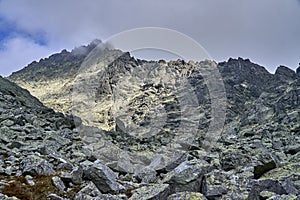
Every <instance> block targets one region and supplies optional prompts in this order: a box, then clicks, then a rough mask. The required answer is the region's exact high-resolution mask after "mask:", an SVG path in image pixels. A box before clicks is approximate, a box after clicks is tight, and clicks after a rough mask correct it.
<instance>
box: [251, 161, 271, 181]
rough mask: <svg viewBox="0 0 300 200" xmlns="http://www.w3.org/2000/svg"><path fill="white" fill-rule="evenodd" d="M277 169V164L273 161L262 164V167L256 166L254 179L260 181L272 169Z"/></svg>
mask: <svg viewBox="0 0 300 200" xmlns="http://www.w3.org/2000/svg"><path fill="white" fill-rule="evenodd" d="M275 168H276V163H275V162H274V161H273V160H271V161H270V162H267V163H264V164H261V165H257V166H254V178H255V179H258V178H260V177H261V176H262V175H263V174H264V173H266V172H268V171H270V170H272V169H275Z"/></svg>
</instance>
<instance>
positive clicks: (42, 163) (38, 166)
mask: <svg viewBox="0 0 300 200" xmlns="http://www.w3.org/2000/svg"><path fill="white" fill-rule="evenodd" d="M21 165H22V172H23V174H24V175H31V176H35V175H50V174H54V173H55V171H54V169H53V165H52V164H50V163H49V162H48V161H47V160H45V159H43V158H40V157H38V156H34V155H32V156H28V157H27V158H24V159H23V160H22V161H21Z"/></svg>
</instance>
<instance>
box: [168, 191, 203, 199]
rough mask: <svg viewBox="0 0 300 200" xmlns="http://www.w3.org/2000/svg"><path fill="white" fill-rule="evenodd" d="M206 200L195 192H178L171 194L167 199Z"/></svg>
mask: <svg viewBox="0 0 300 200" xmlns="http://www.w3.org/2000/svg"><path fill="white" fill-rule="evenodd" d="M196 199H197V200H207V198H206V197H205V196H204V195H203V194H201V193H196V192H179V193H175V194H172V195H170V196H169V197H168V200H196Z"/></svg>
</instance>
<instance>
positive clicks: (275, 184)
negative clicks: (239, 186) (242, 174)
mask: <svg viewBox="0 0 300 200" xmlns="http://www.w3.org/2000/svg"><path fill="white" fill-rule="evenodd" d="M262 191H268V192H274V193H275V194H280V195H282V194H287V191H286V190H285V189H284V187H283V186H282V185H281V184H280V182H279V181H277V180H271V179H266V180H258V181H256V182H255V183H254V184H253V186H252V188H251V190H250V193H249V197H248V199H257V198H258V197H259V194H260V192H262Z"/></svg>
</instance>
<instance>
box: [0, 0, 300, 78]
mask: <svg viewBox="0 0 300 200" xmlns="http://www.w3.org/2000/svg"><path fill="white" fill-rule="evenodd" d="M298 2H299V0H291V1H282V0H265V1H261V0H252V1H240V0H227V1H224V0H214V1H211V0H202V1H199V0H187V1H181V0H164V1H161V0H151V1H141V0H128V1H123V0H109V1H107V0H86V1H82V0H43V1H37V0H0V17H1V16H2V17H3V18H5V19H7V20H8V21H11V22H13V23H15V24H16V26H17V28H18V29H20V30H21V31H24V32H27V33H30V34H31V35H33V36H34V35H35V34H37V33H39V34H40V33H42V34H44V38H45V39H46V42H47V44H46V45H47V46H45V47H44V46H40V45H38V44H36V43H34V42H33V41H31V40H29V39H25V38H23V40H25V41H26V42H24V43H26V44H27V45H28V46H29V45H31V48H32V50H29V49H28V48H27V49H21V46H20V49H19V50H20V52H17V50H14V51H13V48H14V47H9V46H8V45H6V46H7V48H6V50H5V51H6V52H3V51H1V52H0V54H1V55H4V54H5V56H4V57H1V58H2V59H5V61H0V62H1V63H6V66H7V70H6V71H9V70H10V71H14V70H16V67H14V68H11V67H12V66H18V67H21V66H24V65H25V64H28V63H26V62H27V61H28V60H30V61H31V60H34V59H36V58H37V59H39V58H40V57H39V56H41V55H42V54H41V53H40V52H43V51H45V52H46V53H47V54H48V53H50V51H51V50H52V51H53V52H51V53H54V51H55V50H56V51H57V50H58V51H60V50H62V49H64V48H66V49H72V48H73V47H75V46H79V45H82V44H87V43H89V42H90V41H92V40H93V39H95V38H98V39H101V40H105V39H107V38H109V37H110V36H112V35H113V34H116V33H119V32H120V31H124V30H128V29H131V28H138V27H143V26H158V27H164V28H170V29H174V30H177V31H180V32H182V33H184V34H187V35H188V36H190V37H192V38H193V39H195V40H196V41H198V42H199V43H200V44H201V45H202V46H204V48H206V50H207V51H208V52H209V53H210V55H211V56H212V57H213V58H215V59H216V60H217V61H222V60H227V59H228V58H229V57H232V56H233V57H238V56H241V57H245V58H250V59H251V60H252V61H254V62H258V63H260V64H263V65H265V66H266V67H268V68H269V70H270V71H274V68H275V67H276V66H278V65H280V64H283V65H287V66H289V67H292V68H295V67H296V66H297V65H298V63H299V61H300V58H299V52H300V40H299V35H300V21H299V19H300V6H299V4H298ZM23 46H25V45H23ZM34 50H36V53H35V52H34ZM26 51H30V52H31V53H30V54H31V55H32V57H31V58H30V55H29V53H28V54H27V53H26V55H27V59H23V61H24V63H21V60H19V59H17V58H16V56H19V55H20V54H24V53H25V52H26ZM9 52H11V53H15V55H9ZM43 55H44V54H43ZM9 59H10V60H9ZM25 61H26V62H25ZM8 63H10V64H11V65H8ZM1 73H2V74H3V72H2V69H1V71H0V74H1Z"/></svg>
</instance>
